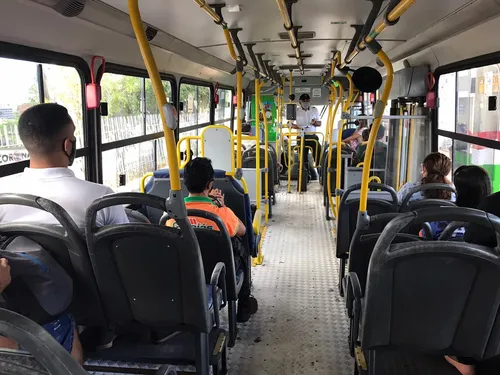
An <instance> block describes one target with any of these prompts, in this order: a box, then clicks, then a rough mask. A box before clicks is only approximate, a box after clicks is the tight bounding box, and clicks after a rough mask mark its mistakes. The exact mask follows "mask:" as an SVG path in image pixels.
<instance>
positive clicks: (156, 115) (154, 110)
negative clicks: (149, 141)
mask: <svg viewBox="0 0 500 375" xmlns="http://www.w3.org/2000/svg"><path fill="white" fill-rule="evenodd" d="M162 85H163V90H164V91H165V95H166V97H167V102H168V103H172V101H173V100H172V84H171V83H170V82H169V81H162ZM145 91H146V92H145V95H146V134H154V133H158V132H161V131H163V125H162V123H161V118H160V112H159V111H158V105H157V104H156V98H155V94H154V92H153V85H152V83H151V80H150V79H149V78H146V83H145Z"/></svg>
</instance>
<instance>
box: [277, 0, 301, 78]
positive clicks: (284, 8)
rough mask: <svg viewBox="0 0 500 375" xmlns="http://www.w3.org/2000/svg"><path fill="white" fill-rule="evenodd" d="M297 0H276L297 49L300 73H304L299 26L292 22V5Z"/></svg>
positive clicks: (292, 43)
mask: <svg viewBox="0 0 500 375" xmlns="http://www.w3.org/2000/svg"><path fill="white" fill-rule="evenodd" d="M296 2H297V0H286V2H285V0H276V3H277V4H278V8H279V11H280V13H281V17H282V18H283V26H284V27H285V30H286V31H287V32H288V36H289V37H290V44H291V45H292V48H293V49H294V51H295V58H296V59H297V65H298V66H299V70H300V74H302V75H303V74H304V64H303V61H302V56H301V51H300V44H299V43H298V40H297V39H298V38H297V32H298V29H299V27H297V26H294V25H293V22H292V19H291V18H292V17H291V16H292V5H293V4H294V3H296Z"/></svg>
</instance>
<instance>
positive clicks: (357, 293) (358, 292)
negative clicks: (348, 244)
mask: <svg viewBox="0 0 500 375" xmlns="http://www.w3.org/2000/svg"><path fill="white" fill-rule="evenodd" d="M349 280H350V283H349V285H350V293H351V296H352V299H353V300H352V320H351V334H350V337H349V349H350V351H351V355H352V356H353V357H354V355H355V350H356V346H357V345H358V337H359V328H360V324H361V319H362V314H363V305H362V303H363V291H362V289H361V283H360V282H359V278H358V274H357V273H356V272H350V273H349Z"/></svg>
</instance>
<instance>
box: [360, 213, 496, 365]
mask: <svg viewBox="0 0 500 375" xmlns="http://www.w3.org/2000/svg"><path fill="white" fill-rule="evenodd" d="M431 220H449V221H453V220H456V221H464V222H471V223H475V224H478V225H481V226H483V227H484V228H488V229H490V230H491V229H494V231H495V233H496V236H497V238H500V219H499V218H497V217H496V216H494V215H491V214H487V213H485V212H483V211H479V210H474V209H465V208H458V207H442V208H439V209H438V210H436V209H435V208H427V209H422V210H420V211H417V212H409V213H406V214H403V215H400V216H398V217H396V218H395V219H394V220H392V221H391V222H390V223H389V224H388V225H387V226H386V227H385V229H384V231H383V232H382V234H381V236H380V237H379V239H378V241H377V243H376V245H375V249H374V251H373V255H372V259H371V261H370V266H369V270H368V280H367V285H366V295H365V298H364V304H363V318H362V320H363V322H362V330H361V342H362V347H363V349H365V350H367V349H371V350H374V349H376V348H386V349H390V348H396V349H402V350H412V351H415V350H416V351H425V352H427V353H434V354H439V355H441V354H449V355H457V356H463V357H471V358H475V359H477V360H484V359H488V358H491V357H494V356H497V355H499V354H500V345H499V339H500V319H499V318H500V254H499V251H498V248H488V247H484V246H479V245H474V244H470V243H461V242H454V241H423V242H410V243H401V244H392V245H391V243H392V241H393V239H394V238H395V236H396V235H397V234H398V232H399V231H400V230H402V229H403V228H405V227H407V226H411V225H417V224H420V223H423V222H427V221H431Z"/></svg>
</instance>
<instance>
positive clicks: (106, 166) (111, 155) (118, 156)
mask: <svg viewBox="0 0 500 375" xmlns="http://www.w3.org/2000/svg"><path fill="white" fill-rule="evenodd" d="M155 141H158V142H161V141H163V140H162V139H159V140H152V141H146V142H141V143H136V144H133V145H130V146H125V147H119V148H114V149H111V150H108V151H104V152H103V153H102V164H103V183H104V185H106V186H109V187H111V188H112V189H113V190H115V191H117V190H118V188H119V187H120V185H122V184H123V183H124V185H125V186H126V188H127V189H126V190H128V191H139V187H140V186H139V184H140V180H141V177H142V176H144V175H145V174H146V173H148V172H153V171H154V170H155V169H156V165H155V161H156V160H157V158H158V157H159V155H158V153H156V152H155ZM162 146H163V147H162V149H165V148H166V147H165V146H164V145H162ZM163 158H165V156H163ZM122 179H124V181H123V180H122Z"/></svg>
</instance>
